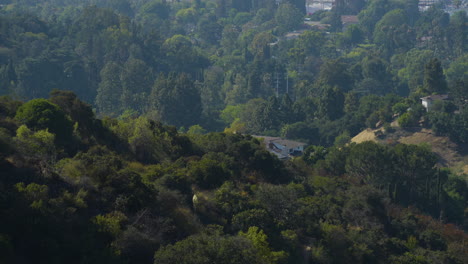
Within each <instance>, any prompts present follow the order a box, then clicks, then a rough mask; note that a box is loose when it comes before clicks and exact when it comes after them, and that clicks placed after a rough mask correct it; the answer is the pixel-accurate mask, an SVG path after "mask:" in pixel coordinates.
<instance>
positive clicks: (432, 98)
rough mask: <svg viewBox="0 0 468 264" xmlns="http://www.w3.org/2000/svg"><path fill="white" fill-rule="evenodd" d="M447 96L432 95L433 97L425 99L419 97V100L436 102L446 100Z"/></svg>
mask: <svg viewBox="0 0 468 264" xmlns="http://www.w3.org/2000/svg"><path fill="white" fill-rule="evenodd" d="M448 98H449V96H448V95H447V94H434V95H429V96H425V97H421V98H420V99H421V100H426V101H428V100H431V101H437V100H447V99H448Z"/></svg>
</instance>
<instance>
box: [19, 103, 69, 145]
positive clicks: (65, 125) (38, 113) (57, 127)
mask: <svg viewBox="0 0 468 264" xmlns="http://www.w3.org/2000/svg"><path fill="white" fill-rule="evenodd" d="M15 119H17V120H19V121H20V122H22V123H23V124H25V125H26V126H28V127H29V128H31V129H33V130H36V131H37V130H44V129H48V130H49V131H50V132H51V133H54V134H55V136H56V138H57V140H60V141H61V143H62V144H66V143H67V142H64V141H65V140H71V134H72V123H71V122H70V120H69V119H68V118H67V117H66V116H65V114H64V113H63V112H62V110H61V109H60V108H59V107H58V106H57V105H55V104H52V103H50V102H49V101H47V100H45V99H34V100H31V101H29V102H27V103H25V104H23V105H22V106H21V107H19V108H18V111H17V112H16V116H15ZM24 131H26V130H24V129H23V132H24Z"/></svg>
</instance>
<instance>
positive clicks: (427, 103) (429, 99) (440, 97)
mask: <svg viewBox="0 0 468 264" xmlns="http://www.w3.org/2000/svg"><path fill="white" fill-rule="evenodd" d="M420 99H421V104H422V105H423V106H424V108H426V111H429V110H431V108H432V106H433V105H434V103H435V102H437V101H444V100H447V99H449V96H448V95H446V94H436V95H429V96H426V97H422V98H420Z"/></svg>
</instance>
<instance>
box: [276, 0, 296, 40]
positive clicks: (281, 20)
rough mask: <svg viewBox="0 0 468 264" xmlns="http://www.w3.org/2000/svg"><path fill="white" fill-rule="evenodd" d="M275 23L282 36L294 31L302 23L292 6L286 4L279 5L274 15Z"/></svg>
mask: <svg viewBox="0 0 468 264" xmlns="http://www.w3.org/2000/svg"><path fill="white" fill-rule="evenodd" d="M275 21H276V24H277V25H278V29H279V32H280V33H282V34H284V33H286V32H288V31H290V30H293V29H296V28H297V27H298V26H299V25H300V24H301V22H302V14H301V12H300V11H299V9H297V8H296V7H294V6H293V5H291V4H290V3H288V2H285V3H283V4H281V5H280V6H279V7H278V9H277V10H276V13H275Z"/></svg>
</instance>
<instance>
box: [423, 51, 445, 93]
mask: <svg viewBox="0 0 468 264" xmlns="http://www.w3.org/2000/svg"><path fill="white" fill-rule="evenodd" d="M423 88H424V90H425V91H426V92H427V93H429V94H432V93H437V94H443V93H446V92H447V82H446V81H445V75H444V72H443V69H442V65H441V63H440V61H439V60H438V59H436V58H433V59H431V60H430V61H429V63H428V64H426V65H425V67H424V86H423Z"/></svg>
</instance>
